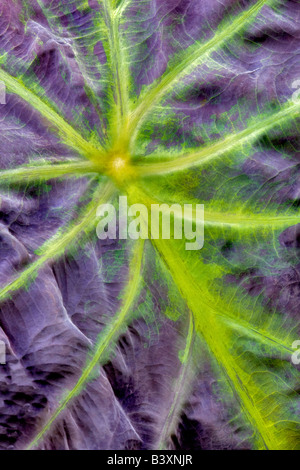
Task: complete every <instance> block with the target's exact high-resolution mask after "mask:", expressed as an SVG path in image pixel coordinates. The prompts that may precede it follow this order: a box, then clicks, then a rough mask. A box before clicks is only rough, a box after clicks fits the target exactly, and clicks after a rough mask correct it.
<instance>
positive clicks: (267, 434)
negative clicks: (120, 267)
mask: <svg viewBox="0 0 300 470" xmlns="http://www.w3.org/2000/svg"><path fill="white" fill-rule="evenodd" d="M152 242H153V244H154V246H155V248H156V249H157V251H158V253H159V254H160V256H161V257H162V259H163V260H164V262H165V264H166V266H167V267H168V269H169V271H170V273H171V275H172V277H173V280H174V282H175V283H176V285H177V286H178V288H179V290H180V292H181V294H182V296H183V298H184V299H185V300H186V302H187V305H188V306H189V308H190V309H191V311H192V312H194V315H195V316H196V317H197V326H196V329H197V330H198V332H199V333H200V334H201V336H202V337H203V338H204V340H205V342H206V344H207V345H208V347H209V349H210V351H211V353H212V354H213V356H214V357H215V359H216V361H217V362H218V363H219V364H220V366H221V368H223V370H224V372H225V374H226V375H227V377H228V380H229V382H230V383H231V385H232V388H233V390H234V391H235V393H237V395H238V397H239V400H240V403H241V406H242V409H243V410H244V412H245V414H246V416H247V417H248V419H249V421H250V423H251V424H252V426H253V428H254V429H255V430H256V431H257V432H258V433H259V436H260V444H259V446H260V448H261V449H262V448H264V449H273V450H275V449H278V448H280V442H279V441H278V436H277V435H276V434H275V432H274V429H272V427H271V426H270V425H269V423H267V422H266V421H265V420H264V419H263V417H262V415H261V411H260V409H258V408H257V407H256V405H255V403H254V402H253V400H252V398H251V393H249V391H248V384H247V383H246V382H245V381H244V379H243V375H242V371H241V370H240V368H239V366H238V363H237V362H235V360H234V358H233V357H232V356H231V354H230V352H229V350H228V348H227V345H226V342H225V340H226V335H225V331H226V330H224V326H223V325H220V323H218V321H217V317H216V312H215V309H214V306H213V305H214V303H213V298H212V297H211V296H209V295H208V294H206V293H205V292H201V288H200V286H199V284H198V283H195V280H194V279H193V277H192V276H191V275H190V273H189V271H188V269H187V266H186V264H185V263H184V262H183V261H182V260H181V258H180V257H179V256H174V250H172V248H171V247H170V242H168V241H165V240H153V241H152Z"/></svg>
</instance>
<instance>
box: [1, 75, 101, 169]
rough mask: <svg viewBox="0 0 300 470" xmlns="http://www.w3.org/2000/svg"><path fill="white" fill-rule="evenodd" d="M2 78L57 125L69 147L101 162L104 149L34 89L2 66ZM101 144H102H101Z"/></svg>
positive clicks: (12, 89) (11, 88)
mask: <svg viewBox="0 0 300 470" xmlns="http://www.w3.org/2000/svg"><path fill="white" fill-rule="evenodd" d="M0 80H2V81H3V82H4V83H5V85H6V87H7V89H8V91H9V92H11V93H15V94H16V95H18V96H19V97H20V98H22V99H23V100H24V101H26V102H27V103H29V104H30V106H32V107H33V108H35V109H36V110H37V111H38V112H39V113H41V114H42V116H43V117H45V118H46V119H47V121H49V122H51V124H53V125H54V126H55V130H56V132H57V133H58V135H59V136H60V137H61V139H62V140H63V142H64V143H65V144H66V145H68V146H69V147H71V148H73V149H75V150H76V151H78V152H79V153H81V154H82V155H84V156H85V157H86V158H88V159H89V160H92V161H94V162H99V160H101V156H102V150H101V149H97V148H96V147H94V146H93V145H92V144H91V143H89V142H88V141H86V140H85V139H84V138H83V137H82V136H81V135H80V134H78V132H76V131H75V129H74V128H73V127H72V126H70V124H68V123H67V121H66V120H65V119H63V118H62V117H61V116H60V115H59V114H58V113H57V112H56V111H55V110H54V108H52V107H51V106H50V105H49V104H47V103H46V102H45V101H44V100H42V99H41V98H40V97H38V96H37V95H36V94H35V93H34V92H33V91H31V90H29V88H27V87H26V86H25V85H24V83H23V82H22V81H21V80H20V79H17V78H14V77H12V76H11V75H9V73H7V72H5V71H4V70H3V69H1V68H0ZM99 145H100V144H99Z"/></svg>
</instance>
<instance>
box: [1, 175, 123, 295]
mask: <svg viewBox="0 0 300 470" xmlns="http://www.w3.org/2000/svg"><path fill="white" fill-rule="evenodd" d="M113 191H114V186H113V185H112V184H111V183H107V184H105V185H103V186H101V187H99V188H98V189H97V191H96V193H95V195H94V197H93V199H92V201H91V202H90V203H89V204H88V205H87V206H86V207H85V209H83V210H82V212H81V214H80V216H79V217H78V219H77V220H75V221H74V222H72V223H71V224H70V225H69V226H68V227H67V228H66V229H60V230H59V231H58V232H57V233H56V234H55V235H54V236H53V237H52V238H50V239H49V240H48V241H46V242H45V243H44V245H42V246H41V247H40V248H39V249H38V250H36V253H37V254H38V258H37V259H36V260H35V261H34V262H33V263H31V264H30V265H29V266H28V267H27V268H25V269H24V270H23V271H22V272H21V273H19V274H18V275H17V277H16V278H15V279H14V280H12V281H11V282H9V283H8V284H7V285H6V286H4V287H3V288H2V289H1V290H0V302H3V301H4V300H5V299H7V298H8V297H9V296H10V295H11V294H12V293H13V292H15V291H17V290H19V289H21V288H24V287H25V286H26V285H27V283H28V282H30V281H32V280H33V279H34V277H35V276H36V275H37V273H38V271H39V270H40V269H41V268H42V267H43V266H44V265H45V263H47V262H48V261H50V260H54V259H57V258H59V257H60V256H61V255H63V254H64V252H65V250H66V249H67V248H70V247H72V245H74V243H76V242H78V241H79V239H80V237H83V236H84V235H87V234H88V233H89V232H91V230H93V228H94V227H95V225H96V220H97V218H96V212H97V208H98V205H99V204H102V203H104V202H107V201H108V200H109V198H110V197H111V196H112V194H113Z"/></svg>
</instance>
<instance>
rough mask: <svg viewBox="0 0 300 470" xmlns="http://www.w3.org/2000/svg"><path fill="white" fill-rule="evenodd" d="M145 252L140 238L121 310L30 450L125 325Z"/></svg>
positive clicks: (138, 280)
mask: <svg viewBox="0 0 300 470" xmlns="http://www.w3.org/2000/svg"><path fill="white" fill-rule="evenodd" d="M143 252H144V242H143V241H142V240H139V241H138V242H137V244H136V248H135V249H134V253H133V256H132V259H131V263H130V271H129V280H128V284H127V285H126V287H125V288H124V295H123V302H122V305H121V308H120V310H119V312H118V313H117V314H116V316H115V317H114V318H113V319H112V321H111V322H110V323H109V324H108V325H107V327H106V328H105V330H104V331H103V333H101V335H100V339H99V342H98V344H97V346H96V349H95V351H94V354H93V357H92V358H91V360H90V361H89V363H88V365H87V366H86V367H85V369H84V370H83V372H82V374H81V376H80V378H79V380H78V381H77V383H76V385H75V386H74V387H73V389H72V390H70V391H69V392H68V394H67V395H66V397H65V398H64V399H63V400H62V402H61V403H60V405H59V407H58V408H57V410H56V411H55V412H54V413H53V415H52V416H51V418H50V419H49V421H48V422H47V423H46V425H45V426H44V427H43V429H42V430H41V431H40V432H39V434H38V435H37V436H36V437H35V439H34V440H33V441H32V442H31V443H30V445H29V446H28V447H27V449H28V450H30V449H32V448H33V447H35V446H36V445H37V444H38V442H39V441H40V439H42V438H43V437H44V436H45V434H46V433H47V431H49V429H50V428H51V426H52V424H53V422H54V421H55V420H56V418H57V417H58V416H59V415H60V413H61V412H62V411H63V410H64V409H65V408H66V406H67V405H68V404H69V402H70V401H71V400H72V399H73V398H74V397H76V396H78V394H79V393H80V392H81V391H82V389H83V387H84V385H85V384H86V383H87V381H88V380H89V379H90V376H91V374H92V372H93V369H94V368H95V367H96V366H97V365H99V362H100V360H101V358H102V356H103V354H104V353H105V352H106V351H107V349H108V348H109V347H110V343H111V341H112V340H113V339H115V338H116V337H117V336H118V332H119V331H120V329H121V328H122V327H123V325H124V322H125V320H126V317H127V315H128V313H130V308H131V307H132V305H133V302H134V300H135V299H136V296H137V294H138V292H139V287H140V281H141V268H142V260H143Z"/></svg>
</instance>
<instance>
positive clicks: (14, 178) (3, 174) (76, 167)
mask: <svg viewBox="0 0 300 470" xmlns="http://www.w3.org/2000/svg"><path fill="white" fill-rule="evenodd" d="M98 172H99V167H98V166H97V167H96V166H95V165H94V164H93V163H92V162H88V161H82V162H72V161H70V162H66V163H52V164H47V163H45V162H44V161H43V162H38V161H37V162H36V164H35V165H34V166H30V165H28V166H25V167H18V168H14V169H12V170H2V171H1V170H0V184H3V183H5V184H6V183H22V184H23V183H28V182H30V181H47V180H50V179H52V178H59V177H62V176H67V175H73V174H74V176H80V175H81V176H82V175H86V174H88V173H98Z"/></svg>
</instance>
